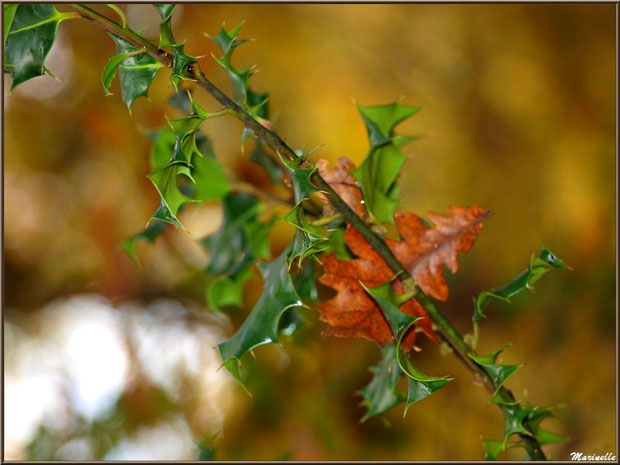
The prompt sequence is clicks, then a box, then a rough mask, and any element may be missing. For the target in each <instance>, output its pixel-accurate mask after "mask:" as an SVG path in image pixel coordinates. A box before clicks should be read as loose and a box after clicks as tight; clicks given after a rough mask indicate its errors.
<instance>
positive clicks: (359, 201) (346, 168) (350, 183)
mask: <svg viewBox="0 0 620 465" xmlns="http://www.w3.org/2000/svg"><path fill="white" fill-rule="evenodd" d="M316 166H317V168H318V170H319V174H320V175H321V177H322V178H323V179H324V180H325V181H326V182H327V184H329V185H330V186H331V188H332V189H334V190H335V191H336V193H337V194H338V195H339V196H340V198H342V200H344V201H345V203H346V204H347V205H348V206H349V207H351V209H352V210H353V211H354V212H355V213H356V214H357V215H358V216H361V217H362V218H365V217H366V215H367V212H366V207H365V206H364V197H363V196H362V190H361V189H360V188H359V186H358V185H357V182H356V181H355V178H354V177H353V175H352V174H351V171H352V170H354V169H355V165H354V164H353V162H352V161H351V160H349V159H348V158H345V157H340V158H339V159H338V161H337V162H336V164H335V165H334V169H333V170H330V169H329V162H328V161H327V160H325V159H320V160H318V161H317V162H316ZM318 197H319V198H320V199H321V200H322V201H323V202H325V206H326V207H328V206H329V205H330V203H329V202H328V201H327V197H326V196H325V194H322V193H319V194H318Z"/></svg>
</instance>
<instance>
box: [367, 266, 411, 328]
mask: <svg viewBox="0 0 620 465" xmlns="http://www.w3.org/2000/svg"><path fill="white" fill-rule="evenodd" d="M394 279H395V277H394V278H392V280H390V281H388V282H386V283H384V284H382V285H381V286H378V287H368V286H366V285H365V284H364V283H362V282H360V284H361V285H362V287H363V288H364V290H365V291H366V292H368V294H370V296H371V297H372V299H373V300H374V301H375V302H376V303H377V305H379V308H380V309H381V312H382V313H383V316H384V317H385V319H386V320H387V322H388V324H389V325H390V329H391V330H392V334H393V335H394V340H398V339H400V338H401V336H404V335H405V333H406V332H407V331H408V330H409V329H410V328H411V327H412V326H413V324H414V323H415V322H416V321H418V320H419V319H420V318H416V317H413V316H410V315H407V314H406V313H403V312H401V311H400V308H399V307H400V306H401V305H402V304H404V303H405V302H406V301H408V300H409V299H411V297H413V295H414V293H413V292H410V293H408V294H404V295H398V294H396V293H395V292H394V291H393V290H392V286H391V284H392V281H393V280H394Z"/></svg>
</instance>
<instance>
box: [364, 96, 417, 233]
mask: <svg viewBox="0 0 620 465" xmlns="http://www.w3.org/2000/svg"><path fill="white" fill-rule="evenodd" d="M357 108H358V109H359V111H360V114H361V115H362V119H363V120H364V124H365V125H366V129H367V131H368V137H369V139H370V151H369V152H368V155H366V158H365V159H364V161H363V162H362V164H361V165H360V166H359V167H358V168H357V169H356V170H354V171H353V172H352V173H353V176H354V177H355V179H357V181H358V182H359V183H360V185H361V188H362V192H363V193H364V201H365V203H366V207H367V208H368V211H369V212H370V214H371V215H372V216H373V217H374V218H375V219H376V220H378V221H380V222H383V223H392V224H393V223H394V219H393V216H394V209H395V208H396V207H397V206H398V204H399V199H398V188H397V186H396V184H395V182H396V179H397V178H398V175H399V174H400V170H401V168H402V166H403V163H404V162H405V160H406V157H405V156H404V155H403V154H402V153H401V152H400V151H399V148H400V147H402V145H404V143H406V142H408V141H410V140H412V138H411V137H406V136H397V135H395V134H394V128H395V127H396V125H398V124H399V123H400V122H402V121H404V120H405V119H407V118H409V117H410V116H412V115H414V114H416V113H417V112H418V111H419V110H420V109H419V108H415V107H409V106H406V105H401V104H398V103H391V104H389V105H376V106H368V107H364V106H361V105H357Z"/></svg>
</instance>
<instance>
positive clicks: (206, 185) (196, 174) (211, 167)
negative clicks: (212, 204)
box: [192, 156, 230, 201]
mask: <svg viewBox="0 0 620 465" xmlns="http://www.w3.org/2000/svg"><path fill="white" fill-rule="evenodd" d="M193 164H194V169H192V176H193V178H194V180H195V181H196V185H195V191H194V194H193V198H194V199H197V200H202V201H208V200H213V199H221V198H224V197H225V196H226V195H227V194H228V193H229V192H230V184H229V182H228V180H227V179H226V175H225V174H224V169H223V168H222V165H220V162H219V161H218V160H217V158H215V157H212V156H209V157H204V158H202V157H195V158H194V160H193Z"/></svg>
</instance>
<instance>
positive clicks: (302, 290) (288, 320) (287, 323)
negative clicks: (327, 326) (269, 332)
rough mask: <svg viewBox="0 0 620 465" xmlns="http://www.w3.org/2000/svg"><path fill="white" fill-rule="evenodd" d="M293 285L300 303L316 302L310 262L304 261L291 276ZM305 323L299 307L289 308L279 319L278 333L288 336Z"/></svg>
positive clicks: (313, 276)
mask: <svg viewBox="0 0 620 465" xmlns="http://www.w3.org/2000/svg"><path fill="white" fill-rule="evenodd" d="M293 285H294V286H295V289H296V290H297V295H299V298H300V299H301V300H302V302H308V303H310V302H316V300H317V295H318V291H317V289H316V284H315V274H314V266H313V263H312V262H309V261H306V262H304V264H303V265H302V266H301V268H298V269H297V273H296V274H295V275H294V276H293ZM306 321H307V320H306V318H305V317H304V316H303V314H302V313H301V308H300V307H293V308H290V309H289V310H288V311H286V312H285V313H284V315H282V317H281V318H280V323H279V324H278V332H279V333H280V334H283V335H285V336H290V335H292V334H293V333H294V332H295V331H297V329H299V328H300V327H301V326H303V325H304V324H305V323H306Z"/></svg>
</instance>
